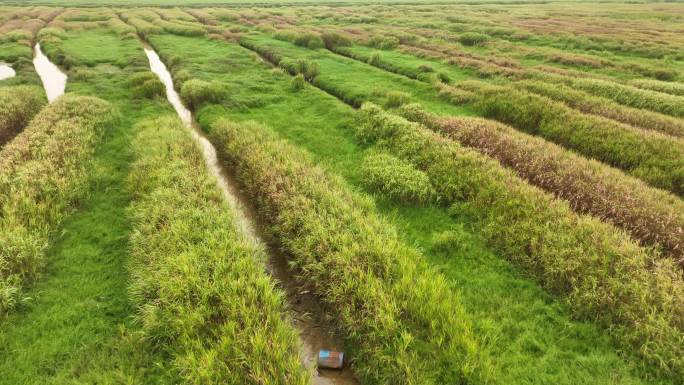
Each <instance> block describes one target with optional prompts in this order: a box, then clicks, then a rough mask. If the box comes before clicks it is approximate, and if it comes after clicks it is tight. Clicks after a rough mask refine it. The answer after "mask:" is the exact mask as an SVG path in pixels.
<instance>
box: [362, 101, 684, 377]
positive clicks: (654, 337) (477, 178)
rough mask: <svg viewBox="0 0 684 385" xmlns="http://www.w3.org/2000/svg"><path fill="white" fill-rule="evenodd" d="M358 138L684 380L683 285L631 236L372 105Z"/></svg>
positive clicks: (578, 310)
mask: <svg viewBox="0 0 684 385" xmlns="http://www.w3.org/2000/svg"><path fill="white" fill-rule="evenodd" d="M357 136H358V138H359V140H361V141H363V142H365V143H374V144H376V145H377V146H378V147H379V148H380V149H381V150H385V151H389V152H391V153H393V154H394V155H396V156H398V157H399V158H400V159H403V160H406V161H408V162H411V163H412V164H413V165H414V166H416V167H417V168H418V169H420V170H422V171H423V172H425V173H426V174H427V175H428V176H429V177H430V180H431V182H432V183H433V185H434V187H435V189H436V190H437V193H438V194H439V195H440V198H441V199H442V200H443V202H444V203H446V204H450V205H453V206H452V210H454V211H455V212H459V213H461V214H465V215H468V216H470V217H471V218H472V220H473V222H474V223H475V226H476V227H477V228H478V229H479V230H480V234H481V235H482V237H483V238H484V239H485V240H486V241H487V242H488V244H489V245H490V247H492V248H493V249H495V250H497V251H498V252H499V253H501V255H505V256H507V257H508V258H509V259H511V260H512V261H513V262H515V263H517V264H519V265H520V266H522V267H523V268H524V269H525V270H526V271H527V272H528V273H529V274H531V275H532V276H534V277H536V278H537V279H538V280H539V282H540V283H541V284H542V285H543V286H544V287H545V288H546V289H547V290H549V291H550V292H552V293H555V294H556V295H558V296H559V297H561V298H563V299H564V300H565V301H566V302H567V304H568V305H569V306H570V307H571V308H572V310H573V312H574V315H575V316H576V317H578V318H581V319H591V320H593V321H595V322H597V323H598V324H599V325H601V326H603V327H605V328H606V329H607V330H608V332H609V333H610V334H611V335H612V336H613V337H615V338H616V340H617V341H619V343H620V344H621V345H622V347H623V348H624V349H625V351H631V352H632V353H634V354H636V355H638V356H641V357H642V358H643V359H644V360H645V361H646V362H648V363H649V364H650V365H651V367H652V368H654V369H655V370H657V371H659V372H660V373H661V374H662V375H665V376H681V375H682V374H683V373H684V360H683V359H682V357H683V354H684V344H683V343H684V302H683V301H684V280H682V276H681V271H680V270H679V269H678V268H677V267H676V266H675V265H674V262H673V261H672V260H669V259H662V258H656V257H655V256H653V255H652V254H650V253H649V252H647V250H645V249H644V248H642V247H640V246H638V245H637V244H636V243H635V242H633V241H632V240H631V239H630V238H629V237H628V236H627V234H626V233H624V232H622V231H619V230H617V229H616V228H614V227H613V226H610V225H608V224H605V223H602V222H600V221H599V220H597V219H595V218H592V217H588V216H583V215H577V214H575V213H573V212H572V210H571V208H570V206H569V205H568V203H566V202H564V201H562V200H558V199H556V198H555V197H553V196H552V195H551V194H549V193H546V192H543V191H542V190H540V189H538V188H536V187H533V186H531V185H529V184H527V183H526V182H524V181H522V180H521V179H520V178H519V177H518V176H517V175H515V173H513V172H512V171H510V170H507V169H505V168H503V167H502V166H501V165H500V164H499V163H498V162H496V161H495V160H492V159H490V158H489V157H487V156H485V155H483V154H480V153H479V152H476V151H475V150H470V149H466V148H464V147H462V146H460V145H459V144H458V143H457V142H454V141H453V140H449V139H446V138H444V137H443V136H440V135H438V134H436V133H434V132H432V131H430V130H428V129H426V128H424V127H422V126H420V125H419V124H417V123H412V122H409V121H407V120H405V119H404V118H401V117H399V116H396V115H392V114H390V113H387V112H385V111H383V110H382V109H381V108H380V107H377V106H375V105H372V104H365V105H364V106H363V107H362V109H361V111H360V115H359V123H358V125H357Z"/></svg>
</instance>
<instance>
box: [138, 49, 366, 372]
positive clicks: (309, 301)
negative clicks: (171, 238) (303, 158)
mask: <svg viewBox="0 0 684 385" xmlns="http://www.w3.org/2000/svg"><path fill="white" fill-rule="evenodd" d="M144 49H145V54H146V55H147V58H148V60H149V62H150V70H151V71H152V72H154V73H155V74H156V75H157V76H158V77H159V79H160V80H161V81H162V83H164V86H165V87H166V97H167V99H168V100H169V102H170V103H171V105H172V106H173V108H174V109H175V110H176V112H177V113H178V116H179V117H180V119H181V120H182V121H183V123H185V125H186V126H187V127H188V128H189V129H190V132H191V133H192V136H193V138H194V139H195V140H196V141H197V142H198V143H199V144H200V146H201V148H202V152H203V155H204V160H205V163H206V165H207V167H208V168H209V170H210V171H211V173H212V174H213V175H214V176H215V177H216V179H217V181H218V185H219V187H220V188H221V191H222V192H223V195H224V197H225V198H226V200H227V201H228V203H229V204H230V206H231V208H232V209H233V211H234V212H235V215H236V222H237V225H238V228H239V229H240V231H241V232H242V234H243V235H244V236H245V238H247V239H249V240H250V241H251V242H253V243H254V244H255V245H256V246H257V247H260V248H263V249H264V250H266V251H267V253H268V255H269V261H268V270H269V273H270V274H271V275H272V276H273V277H274V278H275V279H276V280H277V281H278V282H279V284H280V286H281V287H282V288H283V289H284V290H285V292H286V293H287V298H288V301H289V304H290V308H291V310H292V312H293V321H294V323H295V326H296V327H297V328H298V329H299V333H300V338H301V345H302V352H301V354H302V359H303V360H304V363H305V365H306V366H307V367H315V366H316V360H317V357H318V351H319V350H320V349H329V350H340V348H341V346H342V345H341V344H340V343H339V342H338V341H336V340H335V339H334V338H333V337H332V335H331V333H330V332H329V330H330V329H329V326H328V324H327V321H326V320H325V319H324V318H323V317H324V312H323V309H322V308H321V306H320V303H319V302H318V300H317V299H316V298H315V297H314V296H313V294H311V292H310V291H309V290H307V289H306V288H305V287H302V286H301V285H299V284H298V283H297V282H296V281H295V280H294V278H293V277H292V275H291V274H290V272H289V271H288V268H287V259H286V258H285V256H284V255H282V253H280V252H278V250H277V249H276V248H274V247H270V246H269V244H270V243H269V242H267V240H266V239H267V238H266V236H265V232H264V231H263V229H262V228H260V226H259V225H258V222H257V220H256V213H255V209H254V207H253V206H251V205H250V204H249V201H248V200H247V199H246V197H245V196H244V195H243V194H242V192H241V191H240V189H239V188H238V187H237V183H236V181H235V179H234V176H233V175H232V174H230V173H229V172H227V170H226V169H225V168H224V167H223V166H222V165H221V164H220V163H219V161H218V159H217V157H216V149H215V148H214V146H213V145H212V144H211V142H209V140H208V139H207V138H206V137H205V135H204V133H203V132H202V131H201V129H200V128H199V127H198V126H197V124H196V123H195V121H194V120H193V118H192V113H191V112H190V111H189V110H188V109H187V108H185V106H184V105H183V102H182V101H181V99H180V96H179V95H178V93H177V92H176V90H175V88H174V85H173V79H172V78H171V74H170V73H169V71H168V70H167V68H166V66H165V65H164V63H163V62H162V61H161V60H160V59H159V55H157V53H156V52H155V51H154V50H153V49H152V48H151V47H150V46H149V45H147V44H145V45H144ZM313 384H314V385H357V384H358V382H357V381H356V379H355V378H354V375H353V373H352V372H351V370H349V369H348V368H346V367H345V368H344V369H343V370H325V369H319V370H317V371H315V376H314V379H313Z"/></svg>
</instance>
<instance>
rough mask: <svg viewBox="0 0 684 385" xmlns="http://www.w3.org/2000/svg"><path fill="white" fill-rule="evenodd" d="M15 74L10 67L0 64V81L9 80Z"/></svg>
mask: <svg viewBox="0 0 684 385" xmlns="http://www.w3.org/2000/svg"><path fill="white" fill-rule="evenodd" d="M16 74H17V73H16V72H14V69H13V68H12V67H10V66H9V64H5V63H3V62H0V80H5V79H9V78H11V77H13V76H14V75H16Z"/></svg>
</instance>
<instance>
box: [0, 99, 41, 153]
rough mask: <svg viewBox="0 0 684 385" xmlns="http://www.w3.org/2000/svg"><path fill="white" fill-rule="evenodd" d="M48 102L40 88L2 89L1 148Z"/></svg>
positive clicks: (0, 100)
mask: <svg viewBox="0 0 684 385" xmlns="http://www.w3.org/2000/svg"><path fill="white" fill-rule="evenodd" d="M46 102H47V99H46V98H45V92H44V91H43V90H42V89H41V88H40V87H38V86H12V87H0V146H2V145H4V144H5V143H6V142H8V141H10V140H11V139H12V138H14V136H15V135H17V134H18V133H19V132H21V130H22V129H23V128H24V127H26V125H27V124H28V123H29V121H30V120H31V119H32V118H33V117H34V116H35V115H36V114H37V113H38V111H40V109H41V108H42V107H43V106H44V105H45V103H46Z"/></svg>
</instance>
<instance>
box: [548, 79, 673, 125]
mask: <svg viewBox="0 0 684 385" xmlns="http://www.w3.org/2000/svg"><path fill="white" fill-rule="evenodd" d="M542 78H543V79H544V80H549V81H553V82H556V83H564V84H567V85H570V86H572V87H574V88H577V89H580V90H583V91H586V92H588V93H590V94H593V95H596V96H602V97H604V98H608V99H612V100H614V101H616V102H617V103H620V104H623V105H625V106H629V107H634V108H642V109H645V110H651V111H654V112H660V113H662V114H666V115H671V116H674V117H679V118H683V117H684V97H681V96H677V95H670V94H667V93H663V92H658V91H653V90H649V89H643V88H637V87H633V86H630V85H626V84H620V83H616V82H612V81H608V80H603V79H595V78H593V79H592V78H567V77H564V76H558V75H546V76H542Z"/></svg>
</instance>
